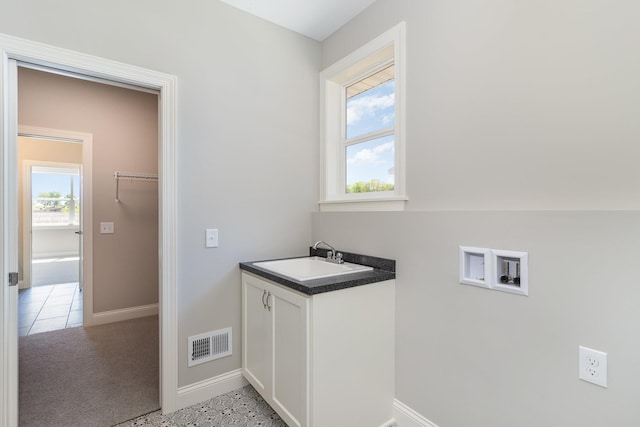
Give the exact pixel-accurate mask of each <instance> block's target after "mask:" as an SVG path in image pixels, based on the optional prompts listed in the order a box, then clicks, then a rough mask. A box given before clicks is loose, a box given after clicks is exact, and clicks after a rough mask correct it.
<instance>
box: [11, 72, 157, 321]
mask: <svg viewBox="0 0 640 427" xmlns="http://www.w3.org/2000/svg"><path fill="white" fill-rule="evenodd" d="M18 96H19V99H18V105H19V112H18V121H19V124H20V125H27V126H37V127H44V128H54V129H63V130H70V131H75V132H84V133H90V134H92V135H93V165H92V170H91V174H92V178H93V188H92V189H85V191H91V192H92V197H93V207H92V208H93V223H92V224H89V225H85V227H87V226H90V227H93V236H94V237H93V299H94V301H93V307H94V312H95V313H99V312H103V311H109V310H117V309H123V308H129V307H136V306H140V305H146V304H153V303H157V302H158V186H157V184H156V183H144V182H135V183H130V182H121V185H120V199H121V202H120V203H116V202H115V183H114V178H113V173H114V172H115V171H128V172H149V173H157V171H158V148H157V147H158V119H157V114H158V113H157V112H158V99H157V95H154V94H149V93H145V92H139V91H133V90H127V89H122V88H118V87H114V86H108V85H103V84H98V83H93V82H88V81H83V80H78V79H72V78H69V77H64V76H59V75H54V74H48V73H44V72H40V71H34V70H30V69H25V68H20V70H19V74H18ZM104 221H108V222H114V223H115V231H116V232H115V234H100V233H99V224H100V222H104Z"/></svg>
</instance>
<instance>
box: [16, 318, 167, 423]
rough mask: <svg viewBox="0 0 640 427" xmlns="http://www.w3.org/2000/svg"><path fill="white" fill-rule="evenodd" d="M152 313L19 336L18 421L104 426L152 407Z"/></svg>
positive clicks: (155, 358)
mask: <svg viewBox="0 0 640 427" xmlns="http://www.w3.org/2000/svg"><path fill="white" fill-rule="evenodd" d="M158 329H159V328H158V316H150V317H144V318H141V319H134V320H128V321H124V322H118V323H111V324H108V325H100V326H94V327H91V328H82V327H79V328H72V329H63V330H59V331H53V332H46V333H42V334H35V335H29V336H24V337H20V346H19V398H18V402H19V420H20V426H48V427H58V426H60V427H63V426H64V427H73V426H86V427H103V426H104V427H107V426H113V425H115V424H118V423H121V422H124V421H127V420H131V419H133V418H135V417H138V416H140V415H143V414H148V413H150V412H153V411H156V410H158V409H159V408H160V404H159V380H158V378H159V350H158Z"/></svg>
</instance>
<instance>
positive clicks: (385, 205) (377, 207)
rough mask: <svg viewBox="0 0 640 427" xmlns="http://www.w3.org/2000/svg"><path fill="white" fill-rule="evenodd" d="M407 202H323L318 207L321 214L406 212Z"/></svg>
mask: <svg viewBox="0 0 640 427" xmlns="http://www.w3.org/2000/svg"><path fill="white" fill-rule="evenodd" d="M407 200H408V198H407V197H393V198H385V199H348V200H345V199H341V200H322V201H320V202H318V206H319V208H320V212H391V211H403V210H405V206H406V202H407Z"/></svg>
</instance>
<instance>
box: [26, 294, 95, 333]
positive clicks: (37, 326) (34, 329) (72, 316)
mask: <svg viewBox="0 0 640 427" xmlns="http://www.w3.org/2000/svg"><path fill="white" fill-rule="evenodd" d="M76 326H82V292H81V291H80V290H79V289H78V283H77V282H74V283H63V284H59V285H47V286H33V287H31V288H28V289H21V290H20V293H19V296H18V334H19V335H20V336H25V335H33V334H37V333H40V332H49V331H55V330H58V329H65V328H75V327H76Z"/></svg>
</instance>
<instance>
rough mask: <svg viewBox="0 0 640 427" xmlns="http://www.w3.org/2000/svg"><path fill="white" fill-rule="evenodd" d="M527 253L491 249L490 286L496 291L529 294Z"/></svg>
mask: <svg viewBox="0 0 640 427" xmlns="http://www.w3.org/2000/svg"><path fill="white" fill-rule="evenodd" d="M528 257H529V255H528V254H527V252H516V251H503V250H498V249H493V250H492V251H491V258H492V262H491V265H492V267H493V276H492V286H491V287H492V288H493V289H495V290H497V291H503V292H511V293H513V294H518V295H529V265H528V264H529V262H528Z"/></svg>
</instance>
